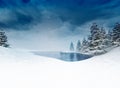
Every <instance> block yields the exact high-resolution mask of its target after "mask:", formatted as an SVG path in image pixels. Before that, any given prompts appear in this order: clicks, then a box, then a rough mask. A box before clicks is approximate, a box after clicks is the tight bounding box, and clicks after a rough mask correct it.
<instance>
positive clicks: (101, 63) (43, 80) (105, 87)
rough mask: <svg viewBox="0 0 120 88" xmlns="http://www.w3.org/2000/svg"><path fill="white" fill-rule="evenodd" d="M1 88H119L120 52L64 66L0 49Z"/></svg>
mask: <svg viewBox="0 0 120 88" xmlns="http://www.w3.org/2000/svg"><path fill="white" fill-rule="evenodd" d="M0 88H120V48H116V49H114V50H112V51H110V52H109V53H107V54H105V55H101V56H96V57H93V58H90V59H87V60H84V61H79V62H64V61H60V60H57V59H55V58H48V57H41V56H37V55H34V54H32V53H29V52H28V51H25V50H19V49H12V48H10V49H6V48H2V47H0Z"/></svg>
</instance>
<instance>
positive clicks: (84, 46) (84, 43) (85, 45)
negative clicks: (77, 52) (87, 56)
mask: <svg viewBox="0 0 120 88" xmlns="http://www.w3.org/2000/svg"><path fill="white" fill-rule="evenodd" d="M88 46H89V42H88V41H87V40H86V39H85V38H84V39H83V41H82V45H81V52H88Z"/></svg>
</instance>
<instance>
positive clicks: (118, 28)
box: [112, 23, 120, 46]
mask: <svg viewBox="0 0 120 88" xmlns="http://www.w3.org/2000/svg"><path fill="white" fill-rule="evenodd" d="M112 41H113V42H114V44H115V45H119V46H120V23H116V25H115V27H114V28H113V33H112Z"/></svg>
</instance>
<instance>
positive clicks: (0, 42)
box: [0, 31, 9, 47]
mask: <svg viewBox="0 0 120 88" xmlns="http://www.w3.org/2000/svg"><path fill="white" fill-rule="evenodd" d="M0 46H3V47H9V45H8V44H7V36H6V35H5V32H3V31H0Z"/></svg>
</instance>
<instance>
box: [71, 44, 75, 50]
mask: <svg viewBox="0 0 120 88" xmlns="http://www.w3.org/2000/svg"><path fill="white" fill-rule="evenodd" d="M74 50H75V49H74V44H73V42H71V44H70V51H74Z"/></svg>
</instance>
